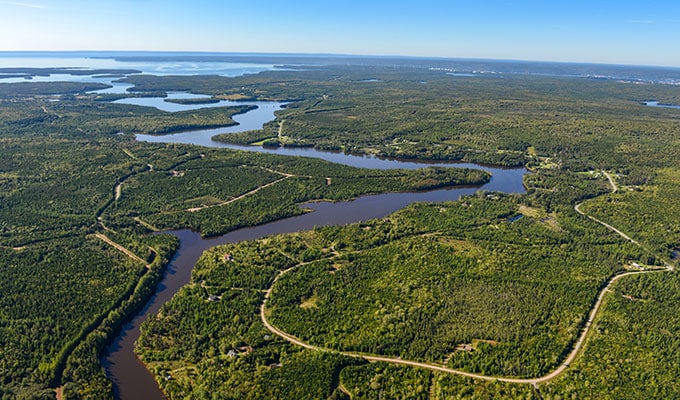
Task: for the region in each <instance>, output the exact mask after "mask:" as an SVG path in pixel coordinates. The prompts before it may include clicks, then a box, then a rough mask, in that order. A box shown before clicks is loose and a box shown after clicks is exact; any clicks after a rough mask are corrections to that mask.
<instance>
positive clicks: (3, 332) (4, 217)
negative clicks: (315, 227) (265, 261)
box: [0, 83, 489, 398]
mask: <svg viewBox="0 0 680 400" xmlns="http://www.w3.org/2000/svg"><path fill="white" fill-rule="evenodd" d="M0 87H1V88H0V91H2V93H5V97H4V98H3V99H2V100H0V113H1V115H2V118H1V119H0V143H1V147H0V148H1V150H0V153H1V154H0V253H1V255H0V256H1V258H2V262H0V271H1V272H2V277H3V283H2V292H3V298H2V304H1V307H0V344H1V346H0V349H1V350H0V360H2V361H1V362H0V376H1V377H2V379H1V380H0V394H2V396H7V397H8V398H15V397H19V398H23V397H26V396H29V397H30V396H33V395H35V396H42V395H45V394H46V393H47V395H48V396H51V395H49V393H53V391H52V390H50V389H48V386H52V387H54V385H59V384H63V383H66V386H65V394H66V395H68V396H70V397H69V398H81V397H82V398H101V396H104V397H106V396H110V395H111V392H110V391H111V386H110V383H108V382H107V381H106V380H105V379H104V377H103V376H102V373H101V370H100V367H99V361H98V358H99V356H100V351H101V349H102V348H103V346H104V344H105V343H106V342H107V340H109V339H110V338H111V335H112V334H113V333H115V331H116V329H117V327H118V326H119V325H120V323H121V322H122V321H123V319H124V318H125V316H126V315H129V314H131V313H132V312H133V311H134V310H135V309H137V308H138V307H139V306H140V305H141V304H143V301H144V299H146V298H147V297H148V296H149V294H150V293H151V291H150V290H152V289H153V287H155V284H156V283H157V282H158V279H160V277H161V274H162V271H163V267H164V265H165V262H167V260H168V259H169V258H170V256H171V255H172V252H173V251H174V249H175V246H176V243H175V239H174V238H171V237H165V236H149V235H148V233H149V232H150V227H153V228H154V229H156V228H157V227H160V228H178V227H189V228H194V229H202V230H203V233H204V234H205V235H210V234H217V233H221V232H226V231H228V230H231V229H234V228H236V227H241V226H248V225H253V224H258V223H262V222H266V221H270V220H274V219H278V218H282V217H284V216H290V215H296V214H299V213H302V212H303V210H302V209H300V208H299V207H298V206H297V204H298V203H300V202H304V201H308V200H320V199H331V200H339V199H349V198H352V197H355V196H357V195H361V194H365V193H378V192H381V191H398V190H426V189H431V188H437V187H442V186H449V185H458V184H482V183H484V182H487V181H488V180H489V175H488V174H487V173H485V172H482V171H477V170H464V169H458V170H449V169H446V170H442V169H437V168H430V169H425V170H417V171H406V170H399V171H366V170H360V169H357V168H351V167H344V166H337V165H333V164H330V163H327V162H324V161H320V160H306V159H304V160H298V159H295V158H291V157H276V156H269V155H260V154H250V153H243V152H235V151H228V150H227V151H224V150H220V151H216V150H210V149H197V148H194V147H192V146H173V145H156V144H148V143H138V142H136V141H134V140H133V137H132V135H131V134H134V133H163V132H172V131H176V130H185V129H200V128H206V127H213V126H225V125H230V124H233V123H234V122H233V120H231V118H230V117H231V116H232V115H234V114H236V113H242V112H246V111H248V110H249V109H251V108H252V107H251V106H239V107H232V108H218V109H201V110H195V111H191V112H178V113H166V112H162V111H158V110H155V109H152V108H146V107H136V106H127V105H120V104H111V103H106V102H102V101H101V98H100V97H101V96H99V95H90V94H86V93H81V94H77V92H83V91H85V90H94V89H100V87H99V86H96V87H94V86H92V85H90V84H70V83H63V84H62V83H54V84H53V83H44V84H40V83H26V84H25V83H20V84H3V85H0ZM73 93H76V95H73ZM46 95H50V96H51V95H60V97H59V101H51V100H54V98H45V97H43V96H46ZM267 184H272V186H269V187H268V188H266V189H268V190H263V191H262V193H257V194H256V196H255V194H253V196H252V198H250V196H248V195H249V194H250V193H251V192H253V191H254V190H256V189H258V188H260V187H261V186H265V185H267ZM243 195H246V196H245V197H243V198H241V196H243ZM203 207H205V209H203ZM197 209H198V210H197ZM145 220H146V221H145ZM152 224H155V225H156V226H153V225H152ZM95 233H99V234H104V235H105V236H106V237H107V238H108V239H110V240H112V241H113V242H114V243H117V244H119V245H121V246H123V247H125V248H127V249H129V250H130V251H132V253H134V254H135V255H136V256H138V258H141V259H142V260H145V261H146V262H147V263H149V265H151V266H152V267H151V268H150V269H147V268H145V266H144V264H143V263H141V262H139V261H136V260H134V259H131V258H130V257H127V256H126V255H125V254H124V253H122V252H120V251H118V250H116V249H115V248H114V247H112V246H111V245H109V244H107V243H106V242H104V241H103V240H101V239H99V238H97V237H95V236H94V234H95ZM74 288H78V289H77V290H74ZM55 299H56V300H58V301H55Z"/></svg>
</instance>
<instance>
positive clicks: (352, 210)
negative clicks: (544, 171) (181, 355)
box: [102, 98, 527, 400]
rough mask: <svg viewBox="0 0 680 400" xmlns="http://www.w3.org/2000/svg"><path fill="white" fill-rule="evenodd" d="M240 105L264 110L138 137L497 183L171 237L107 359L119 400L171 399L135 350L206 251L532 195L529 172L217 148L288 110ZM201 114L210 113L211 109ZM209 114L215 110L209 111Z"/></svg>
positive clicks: (319, 206)
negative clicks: (479, 199)
mask: <svg viewBox="0 0 680 400" xmlns="http://www.w3.org/2000/svg"><path fill="white" fill-rule="evenodd" d="M140 100H142V101H140ZM119 102H125V103H128V104H137V105H144V106H150V107H157V108H160V109H163V108H165V109H166V111H170V109H172V111H179V110H182V109H185V108H183V107H196V106H197V105H191V106H187V105H177V104H174V103H168V102H165V101H164V100H163V99H162V98H144V99H124V100H123V101H119ZM238 104H240V105H242V104H252V105H257V106H258V108H257V109H255V110H253V111H250V112H248V113H245V114H240V115H237V116H235V117H234V120H235V121H236V122H238V123H239V124H238V125H234V126H230V127H227V128H220V129H210V130H199V131H192V132H183V133H177V134H173V135H164V136H149V135H137V140H141V141H149V142H163V143H186V144H195V145H200V146H206V147H224V148H231V149H239V150H248V151H257V152H267V153H273V154H282V155H293V156H306V157H315V158H321V159H324V160H328V161H332V162H336V163H340V164H345V165H351V166H356V167H361V168H377V169H393V168H406V169H414V168H423V167H427V166H433V165H435V166H445V167H458V168H464V167H470V168H478V169H483V170H485V171H489V172H491V173H492V175H493V177H492V179H491V181H490V182H489V183H487V184H485V185H483V186H473V187H455V188H446V189H439V190H433V191H428V192H407V193H386V194H379V195H369V196H362V197H360V198H358V199H356V200H353V201H347V202H337V203H329V202H318V203H310V204H306V205H304V206H305V207H306V208H311V209H313V210H314V211H313V212H311V213H307V214H304V215H300V216H297V217H292V218H287V219H283V220H279V221H275V222H271V223H268V224H265V225H260V226H256V227H252V228H244V229H239V230H236V231H233V232H230V233H227V234H225V235H223V236H220V237H215V238H209V239H202V238H201V236H200V234H199V233H197V232H193V231H191V230H186V229H185V230H177V231H169V232H167V233H169V234H172V235H175V236H176V237H178V238H179V239H180V247H179V249H178V251H177V253H176V254H175V256H174V258H173V259H172V261H171V263H170V264H169V266H168V269H167V273H166V275H165V278H164V279H163V281H162V282H161V283H160V285H159V287H158V290H157V292H156V294H155V295H154V296H153V297H152V298H151V299H150V300H149V302H148V303H147V304H146V306H145V307H144V309H143V310H142V311H140V312H139V313H138V314H137V315H135V316H134V318H133V319H132V320H131V321H130V322H128V323H127V324H125V326H124V327H123V329H122V331H121V333H120V334H119V335H118V337H116V338H115V340H114V341H113V343H112V344H111V345H110V346H109V347H108V349H107V354H106V356H105V357H104V359H103V360H102V364H103V366H104V368H105V370H106V374H107V376H108V377H109V378H110V379H111V380H112V381H113V384H114V392H115V396H116V399H121V400H162V399H165V397H164V396H163V394H162V392H161V391H160V389H159V388H158V385H157V384H156V381H155V380H154V378H153V376H152V375H151V373H150V372H149V371H148V370H147V369H146V367H145V366H144V365H143V364H142V363H141V362H140V361H139V359H137V357H136V356H135V354H134V351H133V350H134V342H135V341H136V340H137V338H138V337H139V334H140V331H139V328H140V325H141V324H142V322H143V321H144V320H146V318H147V317H148V316H149V315H152V314H155V313H157V312H158V310H159V309H160V307H161V306H162V305H163V304H164V303H165V302H167V301H168V300H170V298H172V296H173V295H174V294H175V293H176V292H177V291H179V289H181V288H182V287H183V286H184V285H186V284H187V283H189V281H190V278H191V271H192V269H193V266H194V265H195V264H196V262H197V261H198V258H199V257H200V255H201V254H202V253H203V251H205V250H206V249H208V248H210V247H213V246H216V245H220V244H225V243H234V242H238V241H242V240H250V239H257V238H261V237H263V236H268V235H273V234H279V233H289V232H296V231H301V230H307V229H312V228H313V227H315V226H327V225H339V224H348V223H352V222H358V221H362V220H367V219H371V218H381V217H384V216H386V215H388V214H390V213H392V212H394V211H397V210H399V209H401V208H403V207H405V206H407V205H408V204H411V203H413V202H422V201H428V202H439V201H447V200H457V199H458V198H460V197H461V196H463V195H467V194H472V193H474V192H476V191H478V190H480V189H484V190H495V191H502V192H506V193H523V192H524V187H523V185H522V178H523V176H524V175H525V174H526V173H527V170H526V169H524V168H514V169H506V168H495V167H490V166H484V165H477V164H470V163H441V162H437V163H426V162H414V161H400V160H388V159H381V158H376V157H366V156H360V155H348V154H343V153H331V152H323V151H318V150H315V149H311V148H279V149H265V148H262V147H253V146H233V145H228V144H225V143H221V142H216V141H213V140H212V139H211V138H212V136H214V135H216V134H220V133H233V132H241V131H246V130H253V129H261V128H262V125H263V124H264V123H266V122H268V121H271V120H273V119H274V118H275V116H274V113H275V112H276V111H278V110H280V109H281V108H282V107H284V106H285V104H283V103H276V102H238ZM223 105H224V104H223ZM176 106H180V107H176ZM198 106H206V105H205V104H203V105H198ZM207 106H213V105H212V104H208V105H207Z"/></svg>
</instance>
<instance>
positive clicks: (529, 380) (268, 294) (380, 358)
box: [260, 171, 673, 387]
mask: <svg viewBox="0 0 680 400" xmlns="http://www.w3.org/2000/svg"><path fill="white" fill-rule="evenodd" d="M602 172H603V173H604V175H605V176H606V177H607V179H608V180H609V183H610V184H611V186H612V193H615V192H616V191H617V190H618V187H617V186H616V183H615V182H614V180H613V179H612V177H611V176H610V175H609V174H608V173H607V172H604V171H602ZM581 204H582V203H579V204H577V205H576V206H575V207H574V209H575V210H576V212H578V213H579V214H581V215H583V216H586V217H588V218H590V219H591V220H593V221H595V222H597V223H599V224H601V225H603V226H605V227H607V228H609V229H610V230H612V231H614V232H616V233H617V234H618V235H619V236H621V237H622V238H624V239H626V240H628V241H630V242H632V243H634V244H636V245H637V246H641V245H640V244H639V243H638V242H637V241H635V240H634V239H632V238H630V237H629V236H627V235H626V234H625V233H623V232H621V231H620V230H618V229H616V228H614V227H613V226H611V225H609V224H607V223H604V222H602V221H600V220H598V219H596V218H594V217H591V216H589V215H587V214H585V213H584V212H582V211H581V210H580V209H579V207H580V206H581ZM304 264H306V263H301V264H298V265H296V266H294V267H291V268H288V269H286V270H283V271H281V272H279V273H278V275H276V277H275V278H274V280H273V281H272V284H271V285H270V286H269V289H267V290H266V291H265V296H264V300H263V301H262V304H261V305H260V318H261V319H262V323H263V324H264V326H265V327H266V328H267V329H268V330H269V331H271V332H272V333H273V334H275V335H277V336H279V337H281V338H283V339H285V340H286V341H288V342H290V343H292V344H294V345H297V346H300V347H304V348H306V349H310V350H316V351H323V352H330V353H338V354H342V355H345V356H349V357H356V358H363V359H365V360H367V361H370V362H376V361H383V362H387V363H391V364H400V365H407V366H412V367H418V368H425V369H429V370H431V371H439V372H444V373H449V374H456V375H461V376H465V377H468V378H473V379H480V380H486V381H500V382H508V383H521V384H531V385H534V386H535V387H537V385H538V384H539V383H544V382H547V381H549V380H551V379H554V378H556V377H557V376H559V375H560V374H562V373H563V372H564V371H565V370H566V369H567V368H569V365H570V364H571V363H572V362H573V361H574V359H575V358H576V356H577V355H578V353H579V351H580V350H581V347H583V344H584V343H585V340H586V337H587V336H588V333H589V332H590V328H591V327H592V324H593V321H594V320H595V317H596V316H597V313H598V311H599V310H600V306H601V305H602V302H603V300H604V296H605V295H606V294H607V292H609V291H610V290H611V288H612V286H613V285H614V284H615V283H616V281H618V280H619V279H621V278H623V277H625V276H630V275H639V274H645V273H651V272H667V271H672V270H673V267H672V266H671V265H669V264H666V267H665V268H663V269H653V270H642V271H631V272H624V273H621V274H618V275H615V276H613V277H612V278H610V279H609V282H608V283H607V285H606V286H604V287H603V288H602V289H601V290H600V293H599V294H598V296H597V301H596V302H595V305H593V308H592V309H591V310H590V313H589V314H588V319H587V320H586V323H585V325H584V326H583V328H582V330H581V335H580V336H579V338H578V340H577V341H576V343H574V346H573V348H572V350H571V352H570V353H569V355H568V356H567V358H566V359H565V360H564V361H563V362H562V364H560V366H559V367H557V368H556V369H555V370H554V371H552V372H551V373H549V374H547V375H544V376H541V377H538V378H506V377H502V376H489V375H480V374H474V373H471V372H466V371H461V370H457V369H452V368H447V367H444V366H441V365H437V364H429V363H423V362H418V361H410V360H402V359H401V358H396V357H385V356H376V355H369V354H362V353H355V352H344V351H338V350H332V349H327V348H324V347H319V346H314V345H311V344H309V343H305V342H303V341H302V340H300V339H299V338H297V337H295V336H293V335H290V334H288V333H286V332H284V331H282V330H280V329H278V328H277V327H275V326H273V325H272V324H271V323H270V322H269V321H268V320H267V310H266V306H267V302H268V301H269V298H270V297H271V293H272V289H273V288H274V285H275V284H276V282H277V281H278V280H279V278H280V277H281V276H283V275H284V274H286V273H288V272H290V271H292V270H294V269H296V268H298V267H300V266H302V265H304Z"/></svg>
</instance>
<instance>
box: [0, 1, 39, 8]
mask: <svg viewBox="0 0 680 400" xmlns="http://www.w3.org/2000/svg"><path fill="white" fill-rule="evenodd" d="M0 3H2V4H7V5H10V6H17V7H27V8H37V9H43V8H47V6H44V5H42V4H31V3H17V2H15V1H1V2H0Z"/></svg>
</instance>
